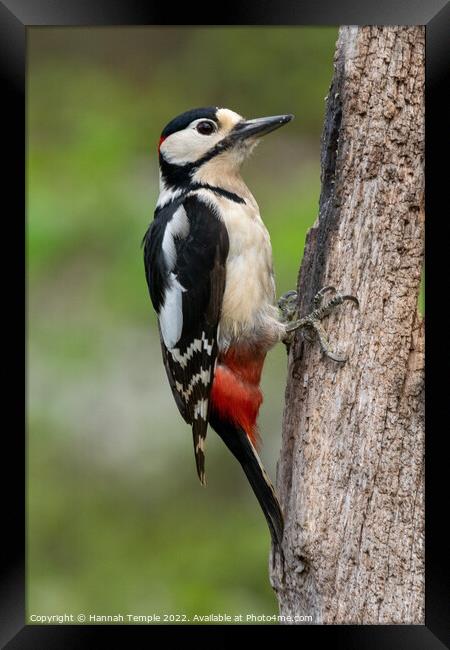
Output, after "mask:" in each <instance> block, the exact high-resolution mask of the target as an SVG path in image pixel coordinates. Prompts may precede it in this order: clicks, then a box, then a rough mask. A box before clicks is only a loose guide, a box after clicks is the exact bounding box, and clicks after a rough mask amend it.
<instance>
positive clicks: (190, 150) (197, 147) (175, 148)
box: [160, 127, 222, 165]
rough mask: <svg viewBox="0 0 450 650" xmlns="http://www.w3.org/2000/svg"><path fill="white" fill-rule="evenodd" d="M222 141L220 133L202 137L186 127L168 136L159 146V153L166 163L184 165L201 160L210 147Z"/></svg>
mask: <svg viewBox="0 0 450 650" xmlns="http://www.w3.org/2000/svg"><path fill="white" fill-rule="evenodd" d="M221 139H222V134H221V133H220V132H216V133H213V134H212V135H202V134H201V133H198V131H196V129H195V128H193V127H188V128H187V129H183V131H177V132H176V133H172V135H169V136H168V137H167V138H166V139H165V140H164V142H163V143H162V145H161V148H160V151H161V153H162V154H163V156H164V158H165V159H166V160H167V162H169V163H172V164H174V165H186V164H188V163H190V162H195V161H196V160H198V159H199V158H201V157H202V156H203V155H204V154H205V153H206V152H207V151H209V149H211V147H214V145H216V144H217V143H218V142H219V141H220V140H221Z"/></svg>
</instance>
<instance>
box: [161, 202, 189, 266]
mask: <svg viewBox="0 0 450 650" xmlns="http://www.w3.org/2000/svg"><path fill="white" fill-rule="evenodd" d="M188 234H189V219H188V216H187V214H186V210H185V209H184V207H183V206H182V205H180V207H179V208H178V210H176V212H174V213H173V216H172V218H171V220H170V221H169V223H168V224H167V226H166V229H165V231H164V237H163V240H162V250H163V254H164V261H165V262H166V266H167V270H168V271H173V269H174V267H175V263H176V259H177V251H176V248H175V237H181V238H183V239H184V238H185V237H187V236H188Z"/></svg>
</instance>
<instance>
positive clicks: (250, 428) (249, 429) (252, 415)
mask: <svg viewBox="0 0 450 650" xmlns="http://www.w3.org/2000/svg"><path fill="white" fill-rule="evenodd" d="M262 401H263V396H262V393H261V390H260V389H259V386H258V385H257V384H256V385H255V384H250V383H248V382H244V381H242V380H241V379H240V378H239V376H238V375H237V374H236V373H235V372H234V371H233V370H231V369H230V368H227V367H226V366H223V365H218V366H217V369H216V374H215V376H214V382H213V385H212V389H211V404H212V406H213V408H214V409H215V411H216V412H217V414H218V415H219V417H221V418H223V419H225V420H230V421H231V422H234V423H235V424H239V425H240V426H241V427H242V428H243V429H244V431H245V433H246V434H247V436H248V437H249V438H250V440H251V441H252V443H253V444H254V445H255V447H256V446H259V434H258V428H257V426H256V418H257V417H258V411H259V408H260V406H261V404H262Z"/></svg>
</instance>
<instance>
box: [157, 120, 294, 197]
mask: <svg viewBox="0 0 450 650" xmlns="http://www.w3.org/2000/svg"><path fill="white" fill-rule="evenodd" d="M293 117H294V116H293V115H290V114H289V115H275V116H272V117H261V118H257V119H252V120H246V119H244V118H243V117H242V116H241V115H238V113H235V112H234V111H231V110H229V109H228V108H217V107H209V108H197V109H193V110H191V111H187V112H186V113H182V114H181V115H179V116H178V117H176V118H175V119H173V120H171V121H170V122H169V123H168V124H167V126H166V127H165V128H164V130H163V132H162V133H161V138H160V141H159V164H160V171H161V177H162V181H163V183H164V185H165V186H171V187H176V186H182V185H184V184H187V183H189V182H190V181H191V180H194V181H203V182H210V181H213V182H214V181H215V180H217V179H220V177H221V176H222V175H227V174H232V175H233V174H236V173H238V172H239V168H240V166H241V164H242V162H243V160H244V159H245V158H246V157H247V156H248V154H249V153H250V152H251V151H252V149H253V148H254V147H255V145H256V144H257V142H258V140H259V138H260V137H261V136H262V135H265V134H266V133H270V132H271V131H274V130H275V129H278V128H279V127H280V126H283V124H287V122H290V121H291V120H292V118H293Z"/></svg>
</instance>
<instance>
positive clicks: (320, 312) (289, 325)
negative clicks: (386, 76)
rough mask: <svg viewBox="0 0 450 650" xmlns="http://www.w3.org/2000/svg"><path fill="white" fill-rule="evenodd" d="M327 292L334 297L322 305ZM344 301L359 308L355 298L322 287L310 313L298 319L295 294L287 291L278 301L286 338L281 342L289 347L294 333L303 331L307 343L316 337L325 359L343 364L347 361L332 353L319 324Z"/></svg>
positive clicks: (328, 287)
mask: <svg viewBox="0 0 450 650" xmlns="http://www.w3.org/2000/svg"><path fill="white" fill-rule="evenodd" d="M328 291H333V292H334V294H335V295H334V296H333V297H332V298H331V299H330V300H329V301H328V302H326V303H325V304H322V302H323V297H324V295H325V293H327V292H328ZM345 300H350V301H351V302H354V303H355V304H356V305H357V306H359V302H358V299H357V298H356V297H355V296H351V295H349V294H340V293H338V292H337V290H336V289H335V287H331V286H327V287H323V288H322V289H321V290H320V291H318V292H317V293H316V295H315V296H314V300H313V310H312V312H311V313H310V314H308V315H307V316H305V317H304V318H300V319H299V318H298V315H299V314H298V302H297V292H296V291H288V292H287V293H285V294H284V295H283V296H281V298H280V300H279V301H278V307H279V308H280V311H281V320H282V322H283V323H285V324H286V336H285V338H284V339H283V342H284V343H285V344H286V345H287V346H288V347H289V346H290V344H291V343H292V340H293V338H294V335H295V332H296V331H297V330H298V329H301V330H303V335H304V337H305V338H306V339H307V340H308V341H310V342H313V341H314V339H315V338H316V337H317V338H318V339H319V343H320V347H321V348H322V351H323V352H324V354H325V355H326V356H327V357H329V358H330V359H333V361H338V362H341V363H343V362H345V361H346V360H347V359H346V358H345V357H341V356H339V355H337V354H335V353H334V352H333V351H332V349H331V347H330V344H329V342H328V338H327V335H326V333H325V330H324V328H323V326H322V324H321V321H322V319H323V318H325V316H328V315H329V314H330V313H331V312H332V311H333V310H334V309H335V308H336V307H338V306H339V305H342V303H343V302H344V301H345Z"/></svg>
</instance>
